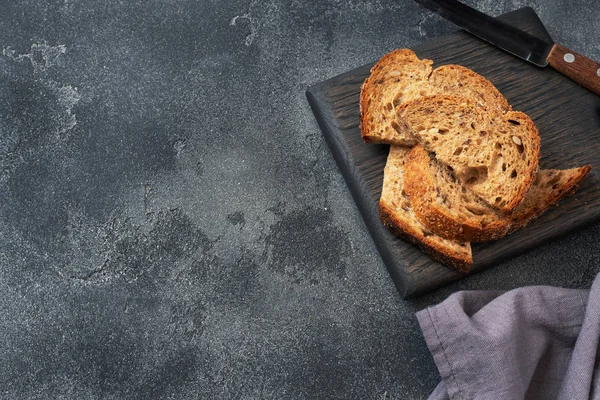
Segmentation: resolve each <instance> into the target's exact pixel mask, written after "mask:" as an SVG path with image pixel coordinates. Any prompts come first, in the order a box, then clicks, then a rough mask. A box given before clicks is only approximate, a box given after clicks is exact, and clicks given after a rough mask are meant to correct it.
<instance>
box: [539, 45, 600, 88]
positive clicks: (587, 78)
mask: <svg viewBox="0 0 600 400" xmlns="http://www.w3.org/2000/svg"><path fill="white" fill-rule="evenodd" d="M547 60H548V64H550V66H551V67H552V68H554V69H555V70H557V71H558V72H560V73H561V74H563V75H565V76H567V77H569V78H570V79H572V80H574V81H575V82H577V83H579V84H580V85H581V86H583V87H586V88H588V89H589V90H591V91H592V92H594V93H596V94H600V63H597V62H595V61H593V60H590V59H589V58H587V57H585V56H582V55H581V54H577V53H575V52H574V51H571V50H569V49H567V48H566V47H564V46H561V45H559V44H555V45H554V46H552V50H550V54H548V58H547Z"/></svg>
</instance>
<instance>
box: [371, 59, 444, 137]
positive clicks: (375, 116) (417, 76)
mask: <svg viewBox="0 0 600 400" xmlns="http://www.w3.org/2000/svg"><path fill="white" fill-rule="evenodd" d="M432 64H433V62H432V61H431V60H420V59H419V58H418V57H417V56H416V54H415V53H414V52H413V51H412V50H409V49H402V50H394V51H392V52H391V53H388V54H386V55H385V56H383V57H382V58H381V60H379V62H377V64H375V65H374V66H373V68H371V75H370V76H369V77H368V78H367V79H366V80H365V82H364V83H363V85H362V87H361V93H360V127H361V133H362V138H363V140H364V141H365V142H367V143H394V144H398V145H404V146H410V145H413V144H414V143H415V142H414V140H413V139H412V138H411V137H408V136H406V135H404V134H402V133H400V132H398V131H397V130H396V129H398V127H397V126H396V122H395V120H396V112H395V110H394V109H395V108H396V107H397V106H398V105H400V104H402V103H403V102H405V101H406V100H405V96H407V95H408V97H409V98H413V97H414V95H413V94H412V93H413V92H415V91H417V90H418V88H420V87H425V86H426V82H427V80H428V78H429V75H430V74H431V65H432Z"/></svg>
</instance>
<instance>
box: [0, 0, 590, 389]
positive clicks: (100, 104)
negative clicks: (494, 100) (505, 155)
mask: <svg viewBox="0 0 600 400" xmlns="http://www.w3.org/2000/svg"><path fill="white" fill-rule="evenodd" d="M1 3H2V4H1V7H0V9H1V10H2V11H1V14H0V51H1V54H2V55H1V56H0V313H1V316H2V317H1V319H0V343H1V344H0V398H3V399H46V398H54V399H59V398H63V399H148V398H167V399H187V398H206V399H221V398H224V399H263V398H264V399H317V398H323V399H325V398H338V399H423V398H426V397H427V395H428V393H429V392H430V391H431V390H433V388H434V387H435V386H436V384H437V383H438V379H439V377H438V374H437V372H436V369H435V366H434V364H433V361H432V359H431V357H430V355H429V353H428V351H427V348H426V346H425V342H424V340H423V339H422V336H421V334H420V331H419V328H418V325H417V322H416V319H415V317H414V313H415V311H416V310H418V309H421V308H423V307H425V306H427V305H430V304H434V303H437V302H440V301H442V300H443V299H444V298H446V297H447V296H448V295H449V294H450V293H452V292H455V291H457V290H461V289H485V288H501V289H509V288H514V287H518V286H522V285H530V284H551V285H561V286H568V287H587V286H589V285H590V283H591V281H592V279H593V277H594V275H595V274H596V273H597V271H598V270H599V267H598V261H599V259H600V249H598V243H599V239H598V234H599V233H600V225H595V226H591V227H589V228H587V229H586V230H582V231H580V232H576V233H573V234H571V235H569V236H567V237H565V238H564V239H561V240H558V241H555V242H553V243H550V244H548V245H546V246H544V247H542V248H539V249H537V250H535V251H532V252H530V253H528V254H526V255H524V256H521V257H519V258H517V259H514V260H512V261H510V262H506V263H504V264H502V265H499V266H497V267H495V268H493V269H491V270H489V271H486V272H484V273H481V274H478V275H475V276H472V277H469V278H466V279H464V280H463V281H461V282H459V283H457V284H454V285H451V286H449V287H446V288H444V289H441V290H439V291H437V292H435V293H433V294H430V295H427V296H425V297H422V298H420V299H418V300H415V301H411V302H407V301H403V300H401V299H400V297H399V296H398V294H397V292H396V291H395V288H394V286H393V284H392V281H391V279H390V278H389V276H388V274H387V272H386V269H385V267H384V265H383V263H382V261H381V259H380V258H379V256H378V253H377V251H376V249H375V248H374V246H373V244H372V242H371V239H370V237H369V235H368V232H367V230H366V227H365V225H364V223H363V222H362V220H361V217H360V215H359V214H358V211H357V209H356V207H355V205H354V203H353V200H352V198H351V196H350V194H349V192H348V190H347V188H346V186H345V183H344V181H343V178H342V176H341V175H340V173H339V171H338V169H337V167H336V165H335V163H334V161H333V159H332V158H331V155H330V153H329V150H328V148H327V146H326V144H325V142H324V140H323V137H322V135H321V132H320V131H319V129H318V127H317V125H316V122H315V120H314V118H313V116H312V113H311V111H310V108H309V106H308V103H307V101H306V99H305V95H304V91H305V89H306V87H307V86H309V85H311V84H314V83H316V82H319V81H321V80H323V79H325V78H328V77H332V76H334V75H337V74H339V73H342V72H345V71H347V70H349V69H352V68H354V67H358V66H361V65H363V64H367V63H370V62H373V61H375V60H377V59H378V58H379V57H380V56H381V55H383V54H384V53H386V52H388V51H390V50H392V49H394V48H396V47H410V46H414V45H417V44H419V43H421V42H423V41H425V40H428V39H430V38H435V37H438V36H440V35H443V34H446V33H449V32H452V31H453V30H455V28H454V27H453V26H452V25H451V24H449V23H447V22H445V21H442V20H440V18H438V17H436V16H434V15H432V14H430V13H428V12H427V11H425V10H423V9H421V8H419V7H418V6H417V5H416V4H415V3H414V2H412V1H409V0H395V1H394V0H376V1H355V0H330V1H312V2H300V1H295V0H269V1H257V0H252V1H207V0H205V1H192V0H183V1H160V0H153V1H139V0H138V1H117V0H114V1H95V2H91V1H90V2H80V1H75V0H60V1H52V2H50V1H37V0H36V1H33V0H31V1H17V2H12V1H11V2H9V1H6V0H5V1H2V2H1ZM469 3H470V4H472V5H475V6H477V7H478V8H479V9H481V10H483V11H485V12H488V13H490V14H492V15H498V14H501V13H504V12H507V11H511V10H514V9H517V8H520V7H523V6H526V5H530V6H532V7H533V8H534V9H535V10H536V11H537V12H538V14H539V16H540V18H541V19H542V21H544V23H545V24H546V26H547V29H548V31H549V32H550V34H551V35H552V36H553V37H554V38H555V40H557V41H560V42H561V43H562V44H564V45H566V46H569V47H571V48H573V49H574V50H576V51H579V52H581V53H583V54H586V55H588V56H590V57H592V58H595V59H600V45H599V43H600V22H599V19H598V15H599V14H600V8H599V6H598V3H597V2H596V1H595V0H578V1H572V2H563V1H562V0H535V1H521V0H512V1H509V0H504V1H495V0H494V1H492V0H485V1H469Z"/></svg>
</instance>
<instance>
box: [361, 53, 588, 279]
mask: <svg viewBox="0 0 600 400" xmlns="http://www.w3.org/2000/svg"><path fill="white" fill-rule="evenodd" d="M432 64H433V62H432V61H430V60H426V59H424V60H420V59H419V58H418V57H417V56H416V55H415V53H413V52H412V51H411V50H408V49H403V50H395V51H393V52H392V53H390V54H387V55H385V56H384V57H383V58H382V59H381V60H380V61H379V62H378V63H377V64H376V65H375V66H374V67H373V68H372V70H371V75H370V76H369V77H368V78H367V79H366V80H365V82H364V84H363V86H362V88H361V97H360V111H361V133H362V137H363V140H364V141H365V142H367V143H382V144H389V145H391V146H390V152H389V155H388V159H387V163H386V167H385V170H384V181H383V188H382V194H381V199H380V202H379V212H380V218H381V221H382V223H383V224H384V225H385V226H387V227H388V228H389V229H390V230H391V231H392V232H394V233H395V234H397V235H398V236H401V237H403V238H405V239H407V240H409V241H411V242H413V243H415V244H417V245H418V246H419V247H421V249H422V250H423V251H425V252H426V253H427V254H428V255H429V256H430V257H432V258H433V259H435V260H437V261H439V262H441V263H443V264H446V265H449V266H451V267H454V268H456V269H458V270H461V271H464V272H468V271H469V269H470V267H471V265H472V263H473V259H472V252H471V245H470V244H471V242H483V241H490V240H497V239H500V238H501V237H503V236H505V235H507V234H509V233H512V232H514V231H515V230H517V229H519V228H522V227H524V226H525V225H526V224H527V223H528V222H529V221H531V220H532V219H534V218H535V217H537V216H539V215H540V214H542V213H543V212H544V211H545V210H547V209H548V208H549V207H550V206H552V205H554V204H556V203H557V202H558V201H559V200H560V199H561V198H562V197H563V196H564V195H566V194H567V193H570V192H572V191H573V190H574V188H575V187H576V186H577V184H578V183H579V182H580V181H581V180H582V179H583V178H584V177H585V176H586V175H587V173H588V172H589V170H590V166H584V167H580V168H573V169H568V170H538V160H539V154H540V136H539V133H538V131H537V129H536V127H535V124H534V123H533V121H532V120H531V119H530V118H529V117H528V116H527V115H526V114H524V113H522V112H517V111H513V110H512V108H511V107H510V105H509V104H508V102H507V100H506V99H505V98H504V96H502V94H501V93H500V92H499V91H498V90H497V89H496V87H494V85H493V84H492V83H491V82H489V81H488V80H487V79H485V78H483V77H482V76H481V75H478V74H477V73H475V72H473V71H471V70H469V69H467V68H464V67H461V66H457V65H445V66H441V67H438V68H436V69H432Z"/></svg>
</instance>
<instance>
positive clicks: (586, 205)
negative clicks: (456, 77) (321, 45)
mask: <svg viewBox="0 0 600 400" xmlns="http://www.w3.org/2000/svg"><path fill="white" fill-rule="evenodd" d="M499 19H501V20H503V21H505V22H508V23H510V24H512V25H514V26H516V27H519V28H520V29H523V30H527V31H528V32H530V33H531V34H533V35H535V36H538V37H540V38H542V39H545V40H551V38H550V36H549V34H548V32H547V31H546V29H545V28H544V26H543V24H542V22H541V21H540V20H539V18H538V16H537V14H536V13H535V11H534V10H533V9H532V8H530V7H525V8H521V9H519V10H516V11H513V12H511V13H508V14H504V15H502V16H500V17H499ZM413 50H414V51H415V52H416V53H417V55H419V57H421V58H430V59H432V60H434V63H435V65H434V66H437V65H443V64H450V63H455V64H461V65H464V66H466V67H469V68H471V69H473V70H475V71H476V72H478V73H480V74H482V75H483V76H485V77H486V78H488V79H489V80H491V81H492V83H494V84H495V85H496V86H497V87H498V89H499V90H500V91H501V92H502V93H503V94H504V95H505V96H506V97H507V99H508V101H509V103H510V104H511V105H512V106H513V108H514V109H515V110H518V111H523V112H526V113H528V114H529V115H530V117H531V118H532V119H533V120H534V122H535V123H536V125H537V126H538V129H539V130H540V135H541V138H542V150H541V153H542V154H541V159H540V166H541V167H542V168H546V169H549V168H558V169H566V168H572V167H576V166H581V165H586V164H591V165H593V166H594V167H593V168H592V172H591V173H590V174H589V175H588V177H587V178H586V179H585V180H584V182H583V183H582V184H581V185H580V187H579V189H578V191H577V192H576V194H575V195H574V196H571V197H568V198H566V199H563V201H561V203H560V204H559V206H558V207H554V208H552V209H551V210H549V211H548V212H547V213H546V214H544V215H543V216H542V217H540V218H539V219H538V220H536V221H534V222H532V223H531V224H530V225H529V226H527V227H526V228H525V229H523V230H521V231H518V232H516V233H514V234H512V235H510V236H508V237H506V238H503V239H501V240H499V241H496V242H492V243H484V244H474V245H473V258H474V265H473V268H472V271H471V272H470V274H473V273H476V272H479V271H482V270H484V269H486V268H488V267H490V266H492V265H494V264H497V263H499V262H502V261H506V260H508V259H510V258H513V257H516V256H518V255H519V254H522V253H523V252H525V251H527V250H529V249H532V248H534V247H536V246H539V245H541V244H544V243H547V242H548V241H550V240H554V239H557V238H559V237H560V236H563V235H565V234H567V233H568V232H571V231H573V230H574V229H579V228H581V227H583V226H585V225H588V224H592V223H594V222H597V221H598V220H599V219H600V194H599V193H600V191H599V190H598V188H599V187H600V182H599V180H598V177H597V175H596V173H595V170H594V168H598V167H599V166H600V97H598V96H596V95H594V94H593V93H591V92H589V91H587V90H586V89H584V88H582V87H580V86H578V85H577V84H575V83H574V82H572V81H570V80H568V79H567V78H565V77H563V76H562V75H560V74H558V73H557V72H555V71H553V70H551V69H550V68H537V67H535V66H533V65H531V64H529V63H526V62H524V61H522V60H519V59H517V58H516V57H513V56H511V55H509V54H507V53H505V52H502V51H501V50H498V49H496V48H494V47H493V46H490V45H488V44H486V43H485V42H483V41H481V40H479V39H477V38H474V37H472V36H471V35H468V34H467V33H465V32H462V31H459V32H456V33H454V34H451V35H448V36H444V37H441V38H437V39H435V40H432V41H430V42H427V43H423V44H422V45H419V46H417V47H414V48H413ZM372 66H373V64H369V65H365V66H362V67H359V68H357V69H354V70H352V71H349V72H346V73H343V74H341V75H338V76H336V77H333V78H330V79H328V80H326V81H323V82H321V83H318V84H316V85H313V86H311V87H310V88H308V89H307V92H306V95H307V98H308V101H309V103H310V105H311V108H312V110H313V113H314V115H315V117H316V120H317V122H318V124H319V127H320V128H321V130H322V132H323V135H324V137H325V139H326V141H327V143H328V145H329V147H330V150H331V153H332V155H333V157H334V159H335V161H336V162H337V164H338V167H339V169H340V171H341V173H342V175H343V176H344V179H345V180H346V183H347V185H348V187H349V189H350V192H351V193H352V195H353V197H354V200H355V202H356V204H357V206H358V208H359V210H360V212H361V214H362V216H363V219H364V220H365V223H366V225H367V227H368V230H369V232H370V234H371V236H372V238H373V240H374V243H375V245H376V247H377V249H378V251H379V253H380V255H381V257H382V259H383V261H384V263H385V265H386V267H387V269H388V271H389V273H390V275H391V277H392V280H393V281H394V283H395V284H396V287H397V289H398V292H399V293H400V295H401V296H402V297H403V298H411V297H416V296H419V295H422V294H424V293H427V292H429V291H431V290H434V289H436V288H438V287H440V286H443V285H446V284H448V283H451V282H454V281H456V280H459V279H461V278H464V277H465V275H464V274H461V273H459V272H456V271H453V270H451V269H449V268H447V267H445V266H443V265H440V264H439V263H437V262H434V261H432V260H431V259H430V258H428V257H427V256H425V255H424V254H423V253H422V252H421V251H420V250H419V249H418V248H417V247H416V246H412V245H410V244H408V243H407V242H404V241H403V240H401V239H398V238H396V237H395V236H393V235H392V234H391V233H390V232H389V231H388V230H387V229H386V228H385V227H384V226H383V225H382V224H381V223H380V222H379V216H378V201H379V196H380V194H381V184H382V180H383V168H384V166H385V159H386V157H387V153H388V149H389V147H388V146H385V145H367V144H364V143H363V142H362V139H361V137H360V127H359V106H358V99H359V95H360V85H361V84H362V82H363V81H364V79H365V78H366V77H367V76H368V75H369V71H370V69H371V67H372Z"/></svg>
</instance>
